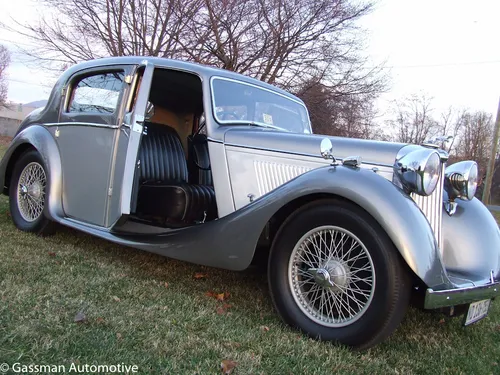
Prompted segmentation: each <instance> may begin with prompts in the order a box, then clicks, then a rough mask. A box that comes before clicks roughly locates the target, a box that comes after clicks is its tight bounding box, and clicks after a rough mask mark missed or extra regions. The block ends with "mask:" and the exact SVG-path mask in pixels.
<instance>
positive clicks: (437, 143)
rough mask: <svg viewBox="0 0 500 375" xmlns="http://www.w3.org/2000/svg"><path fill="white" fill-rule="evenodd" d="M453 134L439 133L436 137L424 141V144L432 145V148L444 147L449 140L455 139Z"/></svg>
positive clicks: (426, 145)
mask: <svg viewBox="0 0 500 375" xmlns="http://www.w3.org/2000/svg"><path fill="white" fill-rule="evenodd" d="M453 138H454V137H453V136H452V135H439V136H436V137H433V138H431V139H428V140H427V141H424V142H423V143H422V146H425V147H431V148H442V149H444V147H445V146H446V144H447V143H448V142H451V141H452V140H453Z"/></svg>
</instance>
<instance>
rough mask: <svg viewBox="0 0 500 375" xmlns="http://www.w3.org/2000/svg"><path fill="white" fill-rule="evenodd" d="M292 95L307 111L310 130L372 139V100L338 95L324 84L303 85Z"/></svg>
mask: <svg viewBox="0 0 500 375" xmlns="http://www.w3.org/2000/svg"><path fill="white" fill-rule="evenodd" d="M296 94H297V95H298V96H299V97H300V98H301V99H302V100H303V101H304V102H305V104H306V105H307V108H308V110H309V115H310V118H311V124H312V127H313V131H314V132H315V133H317V134H329V135H335V136H341V137H351V138H374V137H375V135H376V134H375V130H376V129H377V127H376V126H375V125H374V124H373V118H374V116H375V112H374V110H373V104H372V103H373V100H371V98H370V97H366V96H365V95H359V94H358V95H351V96H350V95H342V94H336V93H335V91H334V90H333V89H332V88H331V87H328V86H326V85H323V84H321V83H318V82H316V83H315V84H306V85H304V86H303V87H302V88H301V90H299V91H298V92H296Z"/></svg>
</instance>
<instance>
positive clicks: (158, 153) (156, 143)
mask: <svg viewBox="0 0 500 375" xmlns="http://www.w3.org/2000/svg"><path fill="white" fill-rule="evenodd" d="M145 126H146V128H147V134H144V135H143V137H142V140H141V147H140V150H139V159H140V163H141V164H140V165H141V169H140V171H141V172H140V178H139V184H140V187H139V195H138V199H137V210H136V211H137V212H140V213H142V214H147V215H153V216H161V217H165V218H169V219H173V220H180V221H184V222H193V221H199V220H203V219H204V216H205V213H206V215H207V219H213V218H215V217H216V212H217V208H216V205H215V192H214V189H213V187H212V186H208V185H197V184H189V183H188V168H187V163H186V159H185V156H184V150H183V148H182V143H181V140H180V139H179V136H178V135H177V132H176V131H175V130H174V129H172V128H170V127H168V126H166V125H161V124H154V123H146V124H145Z"/></svg>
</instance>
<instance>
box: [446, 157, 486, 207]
mask: <svg viewBox="0 0 500 375" xmlns="http://www.w3.org/2000/svg"><path fill="white" fill-rule="evenodd" d="M478 175H479V172H478V168H477V163H476V162H474V161H461V162H458V163H455V164H452V165H450V166H449V167H447V168H446V170H445V181H444V188H445V189H446V192H447V193H448V198H449V199H450V200H453V199H455V198H459V199H463V200H469V201H470V200H472V198H474V195H475V194H476V190H477V181H478Z"/></svg>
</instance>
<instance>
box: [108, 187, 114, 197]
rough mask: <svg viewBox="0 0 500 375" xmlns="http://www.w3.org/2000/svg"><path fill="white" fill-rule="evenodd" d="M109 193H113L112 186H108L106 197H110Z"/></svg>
mask: <svg viewBox="0 0 500 375" xmlns="http://www.w3.org/2000/svg"><path fill="white" fill-rule="evenodd" d="M111 194H113V188H112V187H110V188H109V189H108V197H111Z"/></svg>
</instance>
